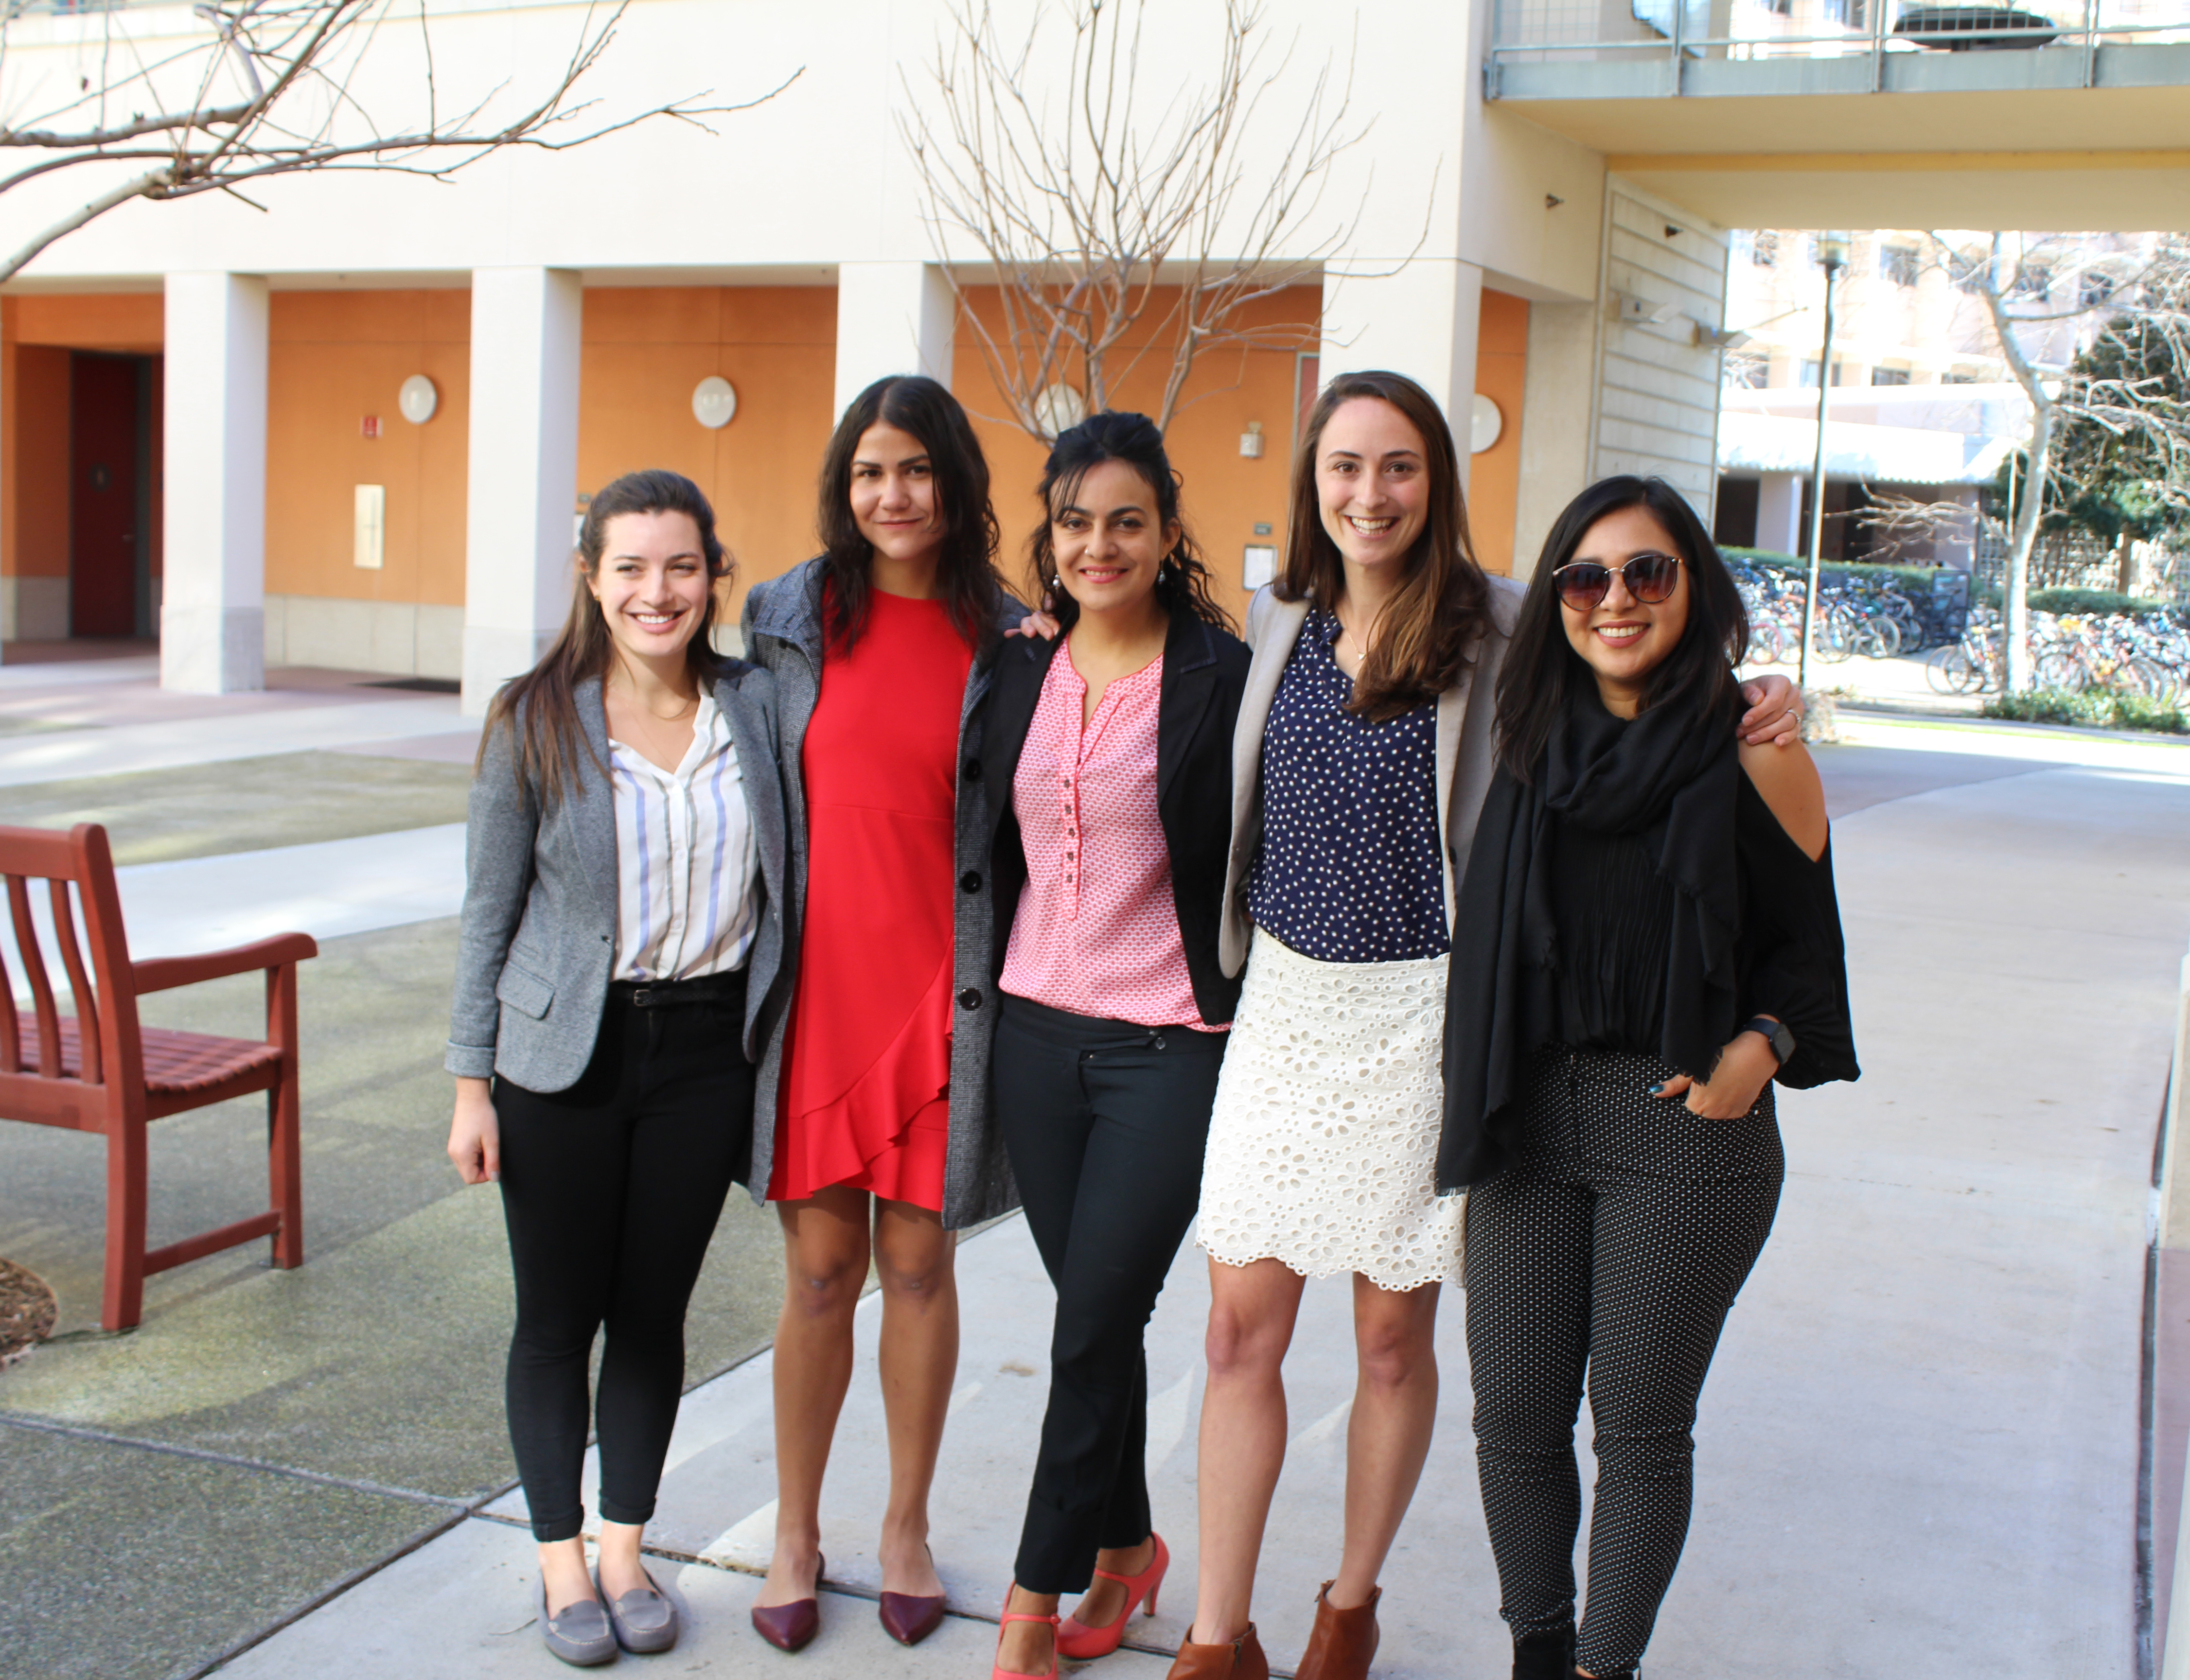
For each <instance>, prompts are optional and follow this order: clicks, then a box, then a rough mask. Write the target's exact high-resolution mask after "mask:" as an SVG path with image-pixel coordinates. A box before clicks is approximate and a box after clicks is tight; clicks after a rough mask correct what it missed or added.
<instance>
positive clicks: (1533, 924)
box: [1437, 684, 1741, 1191]
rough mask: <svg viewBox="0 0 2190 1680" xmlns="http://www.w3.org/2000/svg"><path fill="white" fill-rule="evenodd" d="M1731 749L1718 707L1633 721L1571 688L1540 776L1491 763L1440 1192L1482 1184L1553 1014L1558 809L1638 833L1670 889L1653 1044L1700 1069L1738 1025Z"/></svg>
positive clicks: (1459, 948) (1449, 1040)
mask: <svg viewBox="0 0 2190 1680" xmlns="http://www.w3.org/2000/svg"><path fill="white" fill-rule="evenodd" d="M1740 774H1741V766H1740V760H1739V744H1738V742H1737V739H1736V737H1735V734H1734V731H1733V727H1731V720H1730V719H1728V717H1727V716H1725V715H1724V713H1723V710H1722V708H1720V707H1718V706H1716V705H1713V704H1710V703H1709V701H1708V699H1706V698H1705V697H1701V696H1699V697H1698V698H1697V699H1696V700H1695V701H1694V702H1693V703H1691V704H1685V705H1684V704H1671V705H1661V706H1654V707H1652V708H1650V709H1649V710H1647V711H1645V712H1643V714H1642V715H1641V716H1638V717H1637V718H1636V719H1635V720H1634V721H1632V722H1626V721H1622V720H1620V719H1619V718H1616V717H1614V716H1612V714H1611V713H1609V712H1608V711H1607V710H1605V709H1604V705H1603V702H1602V701H1601V700H1599V699H1598V698H1597V693H1596V689H1595V687H1594V685H1591V684H1580V685H1577V688H1576V692H1575V693H1574V695H1573V697H1572V698H1571V699H1570V700H1569V704H1568V706H1567V710H1566V715H1565V716H1564V717H1563V719H1561V720H1560V722H1559V725H1558V727H1557V728H1556V729H1555V730H1554V732H1553V733H1552V739H1551V742H1550V744H1549V746H1548V747H1547V748H1546V751H1545V754H1544V756H1543V758H1542V759H1541V760H1540V761H1539V763H1538V764H1537V766H1536V775H1535V780H1534V781H1533V782H1526V783H1524V782H1522V781H1519V780H1518V779H1517V778H1515V777H1514V776H1513V775H1512V773H1511V772H1509V771H1507V770H1506V769H1505V768H1503V767H1502V766H1501V768H1500V769H1499V771H1498V772H1497V774H1496V776H1495V778H1493V779H1492V781H1491V783H1490V790H1489V794H1488V795H1485V797H1484V802H1483V816H1482V819H1481V821H1480V822H1479V823H1478V825H1477V827H1476V830H1475V844H1474V847H1473V849H1472V851H1470V853H1469V854H1468V864H1467V878H1466V880H1465V881H1464V882H1463V883H1462V885H1461V897H1460V902H1459V905H1458V908H1457V914H1456V917H1455V923H1454V935H1453V942H1452V958H1451V964H1450V970H1449V973H1450V979H1449V981H1448V984H1447V987H1446V992H1445V1024H1444V1092H1445V1096H1444V1135H1443V1137H1442V1139H1441V1140H1440V1141H1439V1144H1438V1169H1437V1182H1438V1189H1439V1190H1440V1191H1444V1190H1455V1189H1459V1188H1461V1187H1463V1186H1465V1185H1471V1184H1475V1183H1478V1182H1480V1181H1481V1180H1482V1179H1486V1178H1489V1176H1490V1175H1491V1174H1494V1173H1495V1172H1496V1171H1497V1170H1498V1168H1500V1167H1501V1165H1502V1164H1503V1163H1504V1161H1505V1159H1506V1156H1507V1154H1508V1153H1509V1152H1510V1151H1511V1147H1512V1142H1513V1140H1514V1137H1515V1135H1516V1134H1518V1129H1519V1126H1520V1121H1521V1112H1520V1104H1521V1101H1522V1099H1523V1097H1524V1096H1525V1095H1526V1086H1527V1082H1528V1068H1529V1056H1530V1055H1531V1053H1533V1052H1534V1051H1535V1049H1536V1048H1537V1046H1539V1045H1540V1044H1544V1043H1546V1042H1547V1041H1548V1040H1550V1039H1551V1038H1553V1037H1555V1036H1556V1032H1557V1020H1558V1014H1557V974H1558V970H1559V936H1558V928H1557V925H1555V923H1554V921H1553V919H1552V906H1551V883H1550V858H1551V841H1552V821H1553V819H1554V818H1556V819H1557V821H1559V822H1562V823H1574V824H1576V825H1578V826H1580V827H1582V828H1586V829H1594V830H1596V831H1597V832H1599V833H1602V834H1635V835H1637V836H1638V837H1639V838H1640V839H1641V840H1642V843H1643V848H1644V850H1645V851H1648V853H1649V855H1650V857H1651V858H1652V860H1653V861H1654V863H1655V865H1656V868H1657V871H1658V874H1659V875H1660V877H1661V878H1662V879H1663V880H1665V881H1666V883H1667V884H1668V885H1671V887H1672V888H1673V889H1674V890H1675V891H1676V892H1677V895H1678V904H1679V908H1678V910H1677V912H1676V914H1675V917H1674V923H1673V936H1672V946H1671V953H1670V957H1669V961H1668V966H1667V970H1666V976H1665V1018H1664V1021H1663V1023H1662V1025H1661V1027H1660V1035H1659V1049H1658V1054H1659V1055H1660V1057H1661V1058H1662V1059H1663V1060H1664V1061H1667V1062H1670V1063H1671V1065H1672V1066H1675V1067H1677V1068H1681V1069H1682V1070H1684V1071H1686V1072H1690V1073H1693V1074H1694V1075H1696V1076H1697V1077H1699V1078H1703V1077H1705V1076H1707V1075H1708V1074H1709V1073H1710V1072H1711V1066H1712V1064H1713V1062H1714V1061H1716V1059H1717V1055H1718V1052H1719V1049H1720V1047H1721V1046H1722V1045H1723V1044H1725V1043H1726V1041H1727V1040H1728V1038H1731V1037H1732V1036H1733V1027H1734V1021H1733V1013H1734V1007H1735V1002H1736V998H1735V960H1734V938H1735V935H1736V931H1737V929H1738V925H1739V920H1740V885H1739V874H1738V873H1737V869H1736V864H1735V857H1734V800H1735V795H1737V794H1738V793H1739V791H1740V786H1741V784H1740V780H1739V778H1740Z"/></svg>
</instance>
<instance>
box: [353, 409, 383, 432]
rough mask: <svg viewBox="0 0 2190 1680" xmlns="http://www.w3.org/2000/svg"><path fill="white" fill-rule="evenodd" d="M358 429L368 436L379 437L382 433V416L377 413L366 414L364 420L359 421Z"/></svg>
mask: <svg viewBox="0 0 2190 1680" xmlns="http://www.w3.org/2000/svg"><path fill="white" fill-rule="evenodd" d="M357 429H358V430H359V432H360V433H363V434H364V435H365V436H366V437H368V438H377V437H378V436H379V435H380V416H378V415H377V414H369V415H367V416H366V417H365V418H364V419H363V420H360V421H358V423H357Z"/></svg>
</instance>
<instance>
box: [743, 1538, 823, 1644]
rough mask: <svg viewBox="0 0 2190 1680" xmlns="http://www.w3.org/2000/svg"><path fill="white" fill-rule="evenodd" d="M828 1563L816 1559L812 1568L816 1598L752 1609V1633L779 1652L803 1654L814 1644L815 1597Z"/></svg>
mask: <svg viewBox="0 0 2190 1680" xmlns="http://www.w3.org/2000/svg"><path fill="white" fill-rule="evenodd" d="M828 1569H829V1560H828V1559H827V1558H820V1560H819V1561H818V1562H817V1563H816V1564H815V1565H814V1592H815V1594H816V1596H815V1597H814V1598H793V1599H792V1600H791V1602H790V1603H789V1604H769V1605H767V1606H765V1607H763V1606H762V1605H759V1604H755V1605H754V1606H753V1607H752V1625H753V1632H756V1633H757V1634H759V1635H760V1637H761V1638H763V1639H765V1640H767V1641H768V1643H769V1644H771V1645H773V1646H774V1647H775V1648H776V1649H778V1650H779V1651H803V1650H804V1649H806V1648H807V1647H808V1645H810V1644H812V1643H814V1635H815V1634H817V1633H819V1632H820V1631H821V1600H820V1596H819V1594H820V1587H821V1577H822V1576H823V1575H826V1573H827V1572H828Z"/></svg>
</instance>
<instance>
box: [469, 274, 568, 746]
mask: <svg viewBox="0 0 2190 1680" xmlns="http://www.w3.org/2000/svg"><path fill="white" fill-rule="evenodd" d="M583 320H584V292H583V291H582V288H581V287H580V285H579V281H578V276H577V274H576V273H575V272H574V271H572V270H570V269H474V270H473V272H472V371H471V384H472V389H471V465H470V496H469V501H468V508H467V518H466V522H465V531H464V675H463V684H464V691H463V709H464V710H465V711H466V712H467V713H468V714H469V715H471V716H474V717H476V716H479V715H480V714H481V713H483V712H485V710H486V709H487V705H488V704H489V702H491V700H492V699H494V695H495V691H496V689H498V688H499V687H501V686H502V684H503V683H504V682H508V680H509V679H510V678H511V677H513V676H519V674H521V673H522V672H524V671H526V670H530V668H531V667H532V665H534V664H535V663H536V661H537V660H538V659H539V658H540V656H541V654H542V653H545V652H547V645H548V643H549V642H553V640H554V638H555V632H556V631H557V630H558V629H559V628H560V627H561V625H562V623H563V619H564V616H565V614H567V613H568V612H569V610H570V571H571V556H572V555H573V553H575V552H576V543H575V542H574V540H572V534H573V532H574V530H575V529H576V511H577V502H578V346H579V336H580V327H581V325H582V322H583Z"/></svg>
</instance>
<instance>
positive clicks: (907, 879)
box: [745, 378, 1024, 1650]
mask: <svg viewBox="0 0 2190 1680" xmlns="http://www.w3.org/2000/svg"><path fill="white" fill-rule="evenodd" d="M821 480H822V497H821V514H820V527H821V535H822V540H823V542H824V544H825V552H823V553H822V554H821V555H820V557H818V558H815V559H813V560H809V561H807V562H806V563H804V564H803V565H800V566H797V567H795V568H792V569H791V571H790V572H788V573H786V574H785V575H784V576H782V577H780V578H777V579H774V580H771V581H769V582H768V583H764V584H761V585H756V586H755V587H754V589H753V590H752V593H751V594H750V595H749V596H748V597H747V598H746V610H745V634H746V649H747V656H748V657H749V658H751V659H752V660H753V661H754V662H755V663H756V664H758V665H762V666H763V667H764V668H766V669H768V670H771V671H773V672H774V673H775V674H776V676H777V681H778V682H779V684H780V685H781V687H780V693H781V694H782V697H783V698H782V704H781V710H780V717H781V719H782V739H781V744H780V761H781V766H782V772H783V778H784V783H785V794H786V808H787V812H788V815H789V823H790V829H791V833H790V852H791V878H792V883H793V885H792V889H791V908H792V909H793V912H794V914H796V915H797V926H796V930H795V938H796V949H797V966H796V969H795V970H794V978H793V983H792V985H791V987H790V988H788V999H787V1001H786V998H784V996H783V995H782V993H783V991H784V988H779V995H778V996H777V997H776V998H774V999H772V1000H771V1008H772V1010H774V1015H773V1017H772V1019H770V1020H769V1021H768V1022H767V1031H768V1035H769V1036H768V1044H767V1049H766V1051H765V1055H764V1059H763V1062H762V1065H761V1069H760V1073H759V1079H758V1093H757V1101H756V1105H755V1106H756V1111H757V1112H756V1115H755V1121H754V1137H753V1162H752V1175H751V1179H750V1182H751V1183H752V1185H753V1186H754V1188H755V1189H756V1191H759V1190H761V1189H763V1187H764V1189H765V1193H766V1196H767V1198H768V1200H769V1201H771V1202H774V1203H775V1204H776V1206H777V1212H778V1214H779V1216H780V1219H782V1222H783V1230H784V1239H785V1244H786V1280H785V1283H786V1287H785V1296H784V1307H783V1315H782V1318H781V1320H780V1322H779V1324H778V1326H777V1330H776V1341H775V1356H774V1375H775V1436H776V1478H777V1485H778V1502H777V1507H776V1537H775V1555H774V1559H773V1561H772V1562H771V1564H769V1575H768V1581H767V1583H766V1584H765V1585H764V1586H763V1588H762V1589H761V1592H760V1595H759V1597H758V1598H757V1601H756V1603H755V1605H754V1609H753V1612H752V1620H753V1626H755V1627H756V1628H757V1630H758V1631H759V1632H760V1633H761V1635H762V1637H763V1638H766V1639H768V1640H769V1642H770V1643H773V1644H775V1645H778V1646H780V1647H781V1648H782V1649H786V1650H797V1649H799V1648H800V1647H802V1646H803V1645H804V1644H805V1643H807V1642H808V1640H810V1639H811V1638H813V1637H814V1632H815V1631H816V1629H817V1628H818V1626H819V1625H820V1620H819V1605H818V1599H817V1596H816V1594H817V1588H818V1585H819V1582H820V1575H821V1570H822V1559H821V1544H820V1541H821V1531H820V1498H821V1479H822V1474H823V1472H824V1471H825V1470H826V1468H827V1465H828V1458H829V1447H830V1443H831V1439H832V1438H833V1436H834V1434H835V1432H836V1425H837V1412H838V1411H839V1410H840V1409H841V1407H842V1406H843V1400H844V1393H845V1389H846V1388H847V1386H848V1384H849V1383H850V1381H851V1372H852V1314H853V1309H854V1308H855V1307H856V1306H857V1305H858V1304H859V1298H860V1289H861V1287H863V1286H864V1285H865V1281H866V1276H867V1267H868V1262H869V1260H870V1259H872V1260H873V1261H874V1263H875V1265H876V1270H877V1271H878V1273H879V1274H880V1276H881V1281H882V1399H883V1406H884V1411H885V1413H886V1415H887V1417H888V1425H889V1449H890V1495H889V1505H888V1510H887V1511H886V1512H885V1513H883V1516H882V1536H881V1544H880V1547H879V1553H880V1560H881V1564H882V1626H884V1627H885V1628H887V1629H888V1631H889V1632H890V1633H891V1634H892V1636H893V1637H894V1638H898V1639H899V1640H902V1641H903V1642H904V1643H906V1644H912V1643H916V1642H917V1641H919V1640H920V1639H922V1638H926V1637H927V1635H928V1633H929V1632H933V1629H934V1628H935V1626H937V1625H938V1624H939V1622H940V1621H942V1618H943V1602H944V1599H943V1587H942V1583H941V1581H939V1579H938V1577H937V1575H936V1573H935V1563H934V1559H933V1557H932V1556H931V1555H930V1554H929V1553H928V1486H929V1484H930V1483H931V1481H932V1480H933V1477H934V1474H935V1459H936V1453H937V1451H938V1449H939V1446H940V1445H941V1443H942V1438H943V1420H944V1415H945V1411H946V1410H947V1408H948V1406H949V1403H950V1388H951V1379H952V1377H953V1374H954V1372H956V1367H957V1362H958V1304H957V1290H956V1279H955V1277H954V1276H953V1273H952V1270H951V1254H952V1247H953V1244H954V1243H955V1242H956V1236H955V1233H956V1231H957V1230H960V1229H962V1228H963V1227H964V1226H967V1225H974V1224H978V1223H979V1221H981V1220H983V1219H992V1218H994V1217H995V1216H996V1215H997V1214H999V1213H1004V1212H1006V1211H1007V1210H1008V1209H1009V1208H1012V1207H1013V1206H1014V1205H1015V1204H1016V1201H1017V1196H1016V1193H1015V1192H1014V1191H1013V1186H1012V1179H1011V1172H1010V1168H1009V1167H1008V1165H1007V1163H1006V1161H1005V1157H1004V1151H1003V1145H1002V1142H1001V1139H1000V1138H999V1137H998V1136H997V1134H996V1129H995V1128H994V1126H993V1125H992V1124H991V1123H990V1115H989V1112H988V1101H987V1095H988V1094H987V1071H988V1053H989V1038H990V1032H991V1031H992V1030H993V1027H994V1025H995V1021H996V987H995V982H994V979H993V964H992V963H991V961H990V947H991V939H992V935H993V925H992V922H991V910H990V896H989V890H988V884H987V881H986V879H985V868H984V863H983V859H982V852H983V850H984V848H983V843H982V836H983V835H984V834H985V832H986V813H987V806H986V802H985V800H984V797H983V789H982V786H981V782H980V773H979V746H980V743H979V721H978V720H979V710H978V703H979V700H980V699H981V696H982V694H983V693H984V692H985V691H986V688H987V685H988V681H989V675H990V665H991V664H992V662H993V657H994V651H995V648H996V642H997V639H998V637H999V635H1000V634H1001V632H1002V631H1005V630H1007V629H1008V628H1010V627H1011V626H1012V625H1013V624H1015V623H1016V622H1017V620H1018V618H1019V617H1020V616H1021V614H1022V613H1023V611H1024V609H1023V608H1019V607H1018V603H1017V602H1013V601H1012V600H1011V598H1010V597H1007V596H1006V595H1005V594H1004V592H1003V591H1002V589H1001V586H1000V585H999V584H998V582H997V580H996V569H995V556H996V516H995V514H994V512H992V511H991V510H990V506H989V472H988V467H987V464H986V462H985V461H984V460H983V458H982V455H981V450H980V445H979V443H978V442H977V441H976V440H975V438H974V436H973V427H972V426H971V425H970V424H969V423H968V421H967V418H966V412H965V410H963V409H962V408H961V407H960V406H959V404H958V403H957V401H956V399H954V398H953V397H952V396H951V395H950V393H949V392H948V391H946V390H945V389H944V388H943V387H941V386H940V385H939V384H937V383H936V382H934V381H933V380H929V379H921V378H895V379H885V380H882V381H879V382H877V383H876V384H874V385H872V386H870V387H868V388H867V389H866V390H865V391H864V392H862V393H860V396H859V397H858V398H857V399H854V402H853V404H852V405H851V407H850V408H849V409H848V410H846V411H845V414H844V417H843V420H842V421H839V422H838V425H837V432H836V435H835V436H834V437H833V438H831V441H830V444H829V451H828V455H827V456H826V459H825V461H824V463H823V467H822V473H821ZM966 766H971V768H970V770H968V769H967V768H966Z"/></svg>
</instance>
